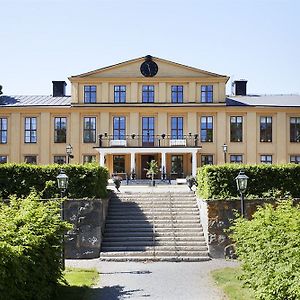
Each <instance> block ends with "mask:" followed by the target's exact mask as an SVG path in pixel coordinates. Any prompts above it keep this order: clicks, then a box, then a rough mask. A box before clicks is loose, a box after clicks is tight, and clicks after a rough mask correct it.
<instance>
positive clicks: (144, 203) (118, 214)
mask: <svg viewBox="0 0 300 300" xmlns="http://www.w3.org/2000/svg"><path fill="white" fill-rule="evenodd" d="M100 259H101V260H105V261H127V260H131V261H146V260H152V261H205V260H209V256H208V250H207V245H206V243H205V239H204V235H203V230H202V226H201V224H200V218H199V211H198V207H197V203H196V198H195V195H194V193H192V192H191V193H183V192H178V193H172V192H164V193H133V194H121V193H120V194H112V197H111V199H110V204H109V211H108V217H107V219H106V226H105V232H104V237H103V241H102V248H101V253H100Z"/></svg>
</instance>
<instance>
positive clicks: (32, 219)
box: [0, 193, 70, 300]
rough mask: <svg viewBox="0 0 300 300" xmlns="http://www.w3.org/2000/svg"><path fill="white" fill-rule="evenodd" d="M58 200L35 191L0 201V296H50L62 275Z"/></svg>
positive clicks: (35, 299)
mask: <svg viewBox="0 0 300 300" xmlns="http://www.w3.org/2000/svg"><path fill="white" fill-rule="evenodd" d="M69 228H70V226H69V225H68V224H67V223H66V222H63V221H61V219H60V201H53V200H52V201H41V200H38V196H37V195H36V194H33V193H32V194H30V195H29V196H28V197H27V198H25V199H17V198H16V197H13V198H11V199H10V202H9V203H3V202H0V299H5V300H23V299H24V300H48V299H52V295H53V293H54V291H55V288H56V285H57V283H58V281H59V280H60V279H61V278H62V264H61V253H62V236H63V233H64V231H65V230H67V229H69Z"/></svg>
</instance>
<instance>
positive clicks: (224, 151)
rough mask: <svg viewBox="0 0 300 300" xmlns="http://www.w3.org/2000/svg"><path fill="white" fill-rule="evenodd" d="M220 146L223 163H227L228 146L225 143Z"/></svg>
mask: <svg viewBox="0 0 300 300" xmlns="http://www.w3.org/2000/svg"><path fill="white" fill-rule="evenodd" d="M222 148H223V153H224V163H225V164H226V163H227V156H226V154H227V148H228V146H227V145H226V144H224V145H223V146H222Z"/></svg>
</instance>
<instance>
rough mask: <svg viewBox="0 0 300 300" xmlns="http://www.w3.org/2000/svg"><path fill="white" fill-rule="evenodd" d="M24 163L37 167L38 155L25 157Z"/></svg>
mask: <svg viewBox="0 0 300 300" xmlns="http://www.w3.org/2000/svg"><path fill="white" fill-rule="evenodd" d="M24 162H25V163H26V164H33V165H36V163H37V159H36V155H25V156H24Z"/></svg>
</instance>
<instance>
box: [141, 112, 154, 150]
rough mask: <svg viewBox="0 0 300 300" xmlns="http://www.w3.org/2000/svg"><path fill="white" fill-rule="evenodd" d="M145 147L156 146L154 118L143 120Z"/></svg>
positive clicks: (144, 118)
mask: <svg viewBox="0 0 300 300" xmlns="http://www.w3.org/2000/svg"><path fill="white" fill-rule="evenodd" d="M142 130H143V133H142V135H143V146H146V145H148V146H151V145H152V146H153V145H154V117H143V118H142Z"/></svg>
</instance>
